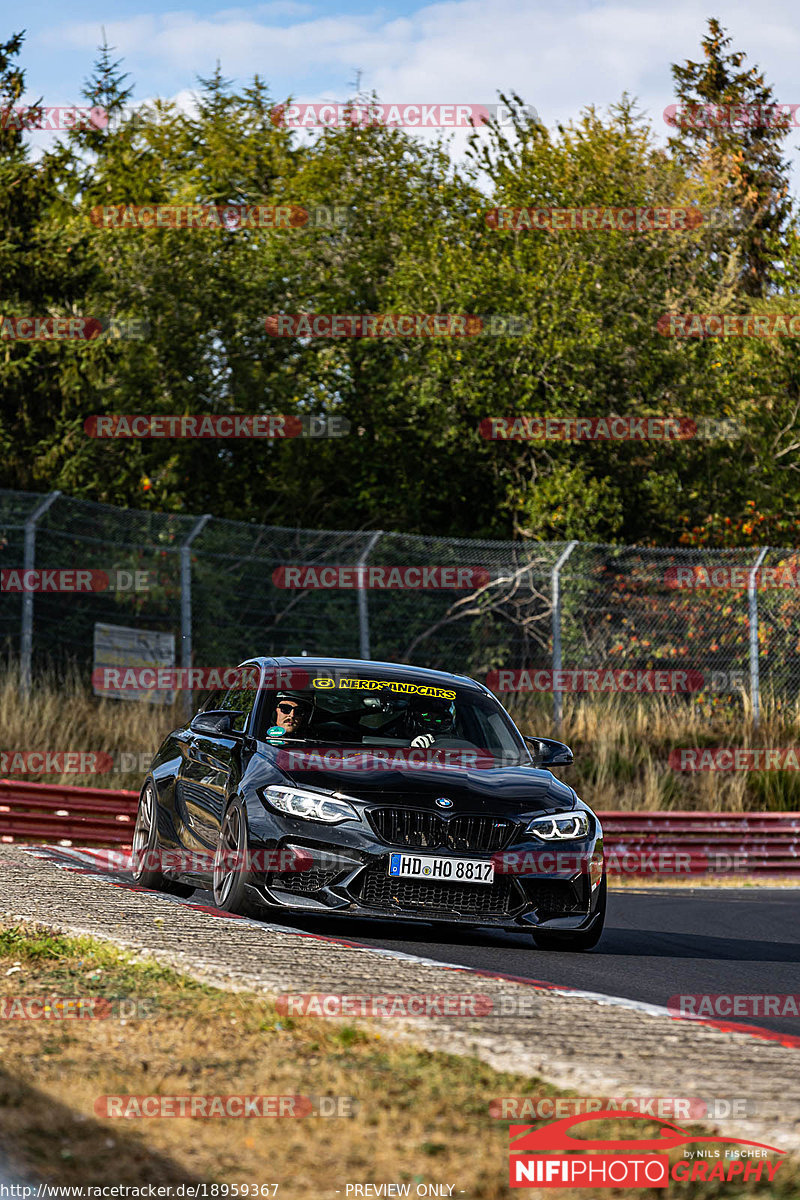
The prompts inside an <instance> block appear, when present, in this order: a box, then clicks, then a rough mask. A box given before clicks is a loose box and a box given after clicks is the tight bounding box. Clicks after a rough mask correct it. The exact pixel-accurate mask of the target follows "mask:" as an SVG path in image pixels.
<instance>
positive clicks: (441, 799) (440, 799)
mask: <svg viewBox="0 0 800 1200" xmlns="http://www.w3.org/2000/svg"><path fill="white" fill-rule="evenodd" d="M436 805H437V807H438V808H452V807H453V801H452V800H448V799H447V796H437V797H436Z"/></svg>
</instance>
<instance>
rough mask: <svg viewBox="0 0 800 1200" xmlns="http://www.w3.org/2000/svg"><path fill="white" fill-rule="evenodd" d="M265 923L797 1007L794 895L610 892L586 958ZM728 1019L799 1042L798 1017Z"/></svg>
mask: <svg viewBox="0 0 800 1200" xmlns="http://www.w3.org/2000/svg"><path fill="white" fill-rule="evenodd" d="M54 856H55V857H58V851H55V852H54ZM98 873H100V874H104V873H105V872H102V871H98ZM117 878H119V879H125V878H126V876H125V875H117ZM127 879H128V880H130V877H129V876H128V877H127ZM131 882H132V881H131ZM191 902H193V903H197V902H200V903H204V904H209V905H213V903H214V899H213V895H212V894H211V893H210V892H195V894H194V896H193V897H192V901H191ZM264 922H265V923H266V924H269V925H273V926H274V925H280V926H281V927H283V928H285V929H287V930H288V929H296V930H298V931H302V932H304V933H315V934H318V935H322V936H323V937H324V936H325V935H328V936H330V937H333V938H342V939H346V940H347V941H354V942H358V943H359V944H360V945H364V946H370V947H375V948H379V949H385V950H394V951H400V952H402V953H404V954H411V955H418V956H420V957H421V958H425V959H430V960H433V961H435V962H441V963H448V964H454V965H460V966H466V967H470V968H472V969H477V970H480V971H487V972H492V973H497V974H500V975H509V976H514V977H516V978H519V979H530V980H543V981H546V982H548V983H553V984H556V985H557V986H558V987H560V988H570V989H572V988H574V989H576V990H580V991H583V992H592V993H598V994H600V995H606V996H618V997H623V998H625V999H627V1000H634V1001H639V1002H642V1003H645V1004H654V1005H659V1006H661V1007H667V1006H668V1005H669V1003H670V1000H671V998H672V997H674V996H676V995H678V994H680V995H718V994H725V995H728V994H733V995H736V996H755V997H763V996H764V995H765V994H767V995H769V996H776V995H778V996H784V995H789V996H794V997H795V998H796V999H797V1003H798V1007H800V889H794V888H769V887H765V886H762V885H761V884H759V885H758V886H756V887H743V888H733V887H725V888H674V889H672V888H662V889H652V888H647V889H644V888H642V889H637V888H635V887H633V886H626V887H624V888H620V889H619V890H614V889H611V890H610V891H609V896H608V916H607V918H606V927H605V932H604V934H603V938H602V940H601V941H600V944H599V945H598V946H597V947H596V948H595V949H594V950H592V951H589V952H587V953H583V954H561V953H557V952H554V951H541V950H537V949H536V947H535V946H534V944H533V941H532V939H531V938H530V937H529V936H527V935H525V934H515V933H504V932H501V931H497V930H491V929H460V928H457V927H446V926H441V925H436V926H434V925H422V924H420V925H414V924H412V923H408V922H406V923H404V922H400V921H394V920H393V921H391V922H389V921H387V922H374V921H363V920H361V921H359V920H351V919H347V918H344V917H339V918H337V917H326V916H321V917H316V916H315V917H306V916H301V915H293V914H290V913H287V912H280V911H277V910H276V911H275V912H274V914H271V913H270V914H267V913H265V915H264ZM673 1003H674V1001H673ZM762 1007H763V1001H762ZM700 1011H701V1012H702V1010H700ZM723 1019H724V1018H723ZM728 1019H729V1020H731V1021H733V1022H736V1023H738V1024H743V1025H748V1026H757V1027H760V1028H764V1029H773V1030H776V1031H778V1032H779V1033H783V1034H791V1035H794V1036H797V1037H800V1014H798V1015H796V1016H795V1015H787V1016H781V1017H776V1016H774V1015H771V1014H769V1013H766V1014H763V1015H762V1014H761V1013H760V1012H759V1013H758V1014H757V1015H752V1014H749V1015H747V1016H742V1015H740V1016H735V1015H733V1014H732V1015H731V1016H730V1018H728Z"/></svg>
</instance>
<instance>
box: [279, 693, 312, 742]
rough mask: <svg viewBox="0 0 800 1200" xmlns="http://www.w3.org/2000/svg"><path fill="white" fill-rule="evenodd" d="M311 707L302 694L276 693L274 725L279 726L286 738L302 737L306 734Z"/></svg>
mask: <svg viewBox="0 0 800 1200" xmlns="http://www.w3.org/2000/svg"><path fill="white" fill-rule="evenodd" d="M311 708H312V705H311V703H310V701H309V700H308V699H307V698H306V697H305V696H304V695H303V693H302V692H278V695H277V697H276V704H275V719H274V721H273V724H274V725H280V726H281V727H282V728H283V730H284V731H285V733H286V734H287V736H288V737H303V736H304V734H306V733H307V732H308V722H309V718H310V717H311Z"/></svg>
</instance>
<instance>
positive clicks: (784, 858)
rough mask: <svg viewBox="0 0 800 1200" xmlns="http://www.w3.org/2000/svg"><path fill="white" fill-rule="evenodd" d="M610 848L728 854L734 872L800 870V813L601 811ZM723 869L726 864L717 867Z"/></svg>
mask: <svg viewBox="0 0 800 1200" xmlns="http://www.w3.org/2000/svg"><path fill="white" fill-rule="evenodd" d="M597 815H598V817H599V819H600V822H601V824H602V826H603V835H604V844H605V849H606V852H607V853H610V852H611V851H614V852H616V853H617V854H631V853H632V854H636V853H643V854H646V853H648V852H652V851H654V850H661V851H680V852H683V853H685V854H690V855H692V856H700V855H704V854H707V855H715V856H717V857H718V858H719V857H721V856H725V855H728V856H729V858H730V859H731V860H733V861H735V860H736V859H737V858H738V859H739V862H740V866H739V867H738V868H734V867H733V866H731V868H730V871H731V872H734V871H735V870H738V872H739V873H744V874H757V875H794V874H798V873H800V813H796V812H780V813H776V812H747V813H714V812H599V813H598V814H597ZM717 873H719V874H724V873H725V870H724V868H723V867H720V868H718V872H717Z"/></svg>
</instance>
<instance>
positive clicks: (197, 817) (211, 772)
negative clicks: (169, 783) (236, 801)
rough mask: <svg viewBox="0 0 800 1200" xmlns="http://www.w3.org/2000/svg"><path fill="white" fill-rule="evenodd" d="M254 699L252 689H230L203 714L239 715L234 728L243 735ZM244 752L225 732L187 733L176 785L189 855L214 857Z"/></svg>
mask: <svg viewBox="0 0 800 1200" xmlns="http://www.w3.org/2000/svg"><path fill="white" fill-rule="evenodd" d="M255 699H256V691H255V689H254V688H252V687H248V688H242V687H233V688H230V689H229V690H228V691H227V692H215V693H214V694H213V695H212V696H211V697H210V698H209V700H208V702H207V703H206V704H205V705H204V706H203V712H211V711H220V712H236V713H238V714H239V715H238V716H237V717H236V718H235V719H234V721H233V729H234V730H235V731H238V732H239V733H246V732H248V728H249V721H250V715H251V713H252V710H253V706H254V703H255ZM242 750H243V743H242V739H241V738H237V737H233V736H231V734H229V733H213V732H207V731H205V730H197V729H191V728H190V729H189V739H188V743H187V747H186V756H185V758H184V761H183V765H182V767H181V773H180V778H179V780H178V808H179V811H180V813H181V817H182V820H183V823H184V827H185V831H186V837H185V844H186V845H187V846H190V847H191V848H192V849H193V850H208V851H210V852H213V850H214V848H215V846H216V844H217V835H218V834H219V829H220V825H221V823H222V814H223V812H224V810H225V804H226V802H227V798H228V795H229V793H230V790H231V787H232V786H235V781H236V780H238V778H239V776H240V774H241V754H242ZM232 781H233V782H232Z"/></svg>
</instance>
